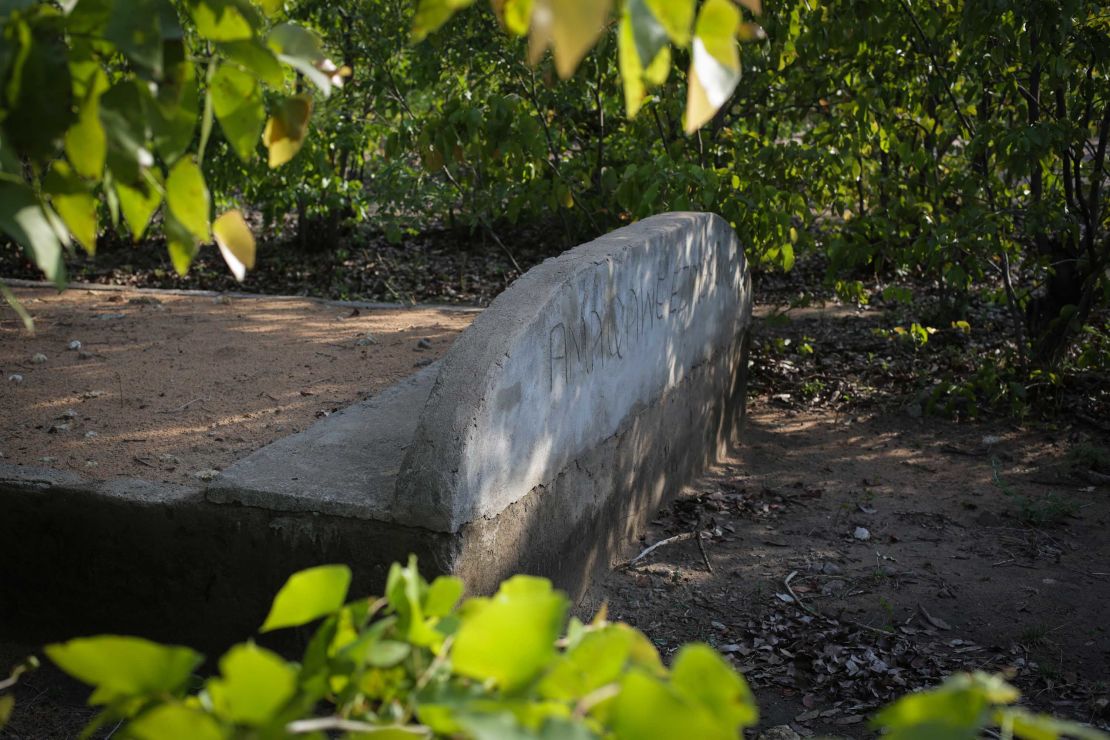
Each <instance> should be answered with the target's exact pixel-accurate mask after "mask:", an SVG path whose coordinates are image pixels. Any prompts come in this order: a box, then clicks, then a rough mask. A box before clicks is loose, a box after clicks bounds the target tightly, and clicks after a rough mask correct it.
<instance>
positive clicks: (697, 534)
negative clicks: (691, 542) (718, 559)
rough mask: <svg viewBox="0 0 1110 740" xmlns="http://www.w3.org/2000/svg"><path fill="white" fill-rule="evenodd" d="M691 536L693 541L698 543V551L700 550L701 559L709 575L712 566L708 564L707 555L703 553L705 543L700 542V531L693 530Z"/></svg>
mask: <svg viewBox="0 0 1110 740" xmlns="http://www.w3.org/2000/svg"><path fill="white" fill-rule="evenodd" d="M693 535H694V539H696V540H697V541H698V549H699V550H701V559H702V561H703V562H704V563H705V569H706V570H708V571H709V572H710V573H712V572H713V566H712V565H711V564H710V563H709V555H707V554H706V552H705V543H704V542H702V539H701V531H700V530H695V531H694V532H693Z"/></svg>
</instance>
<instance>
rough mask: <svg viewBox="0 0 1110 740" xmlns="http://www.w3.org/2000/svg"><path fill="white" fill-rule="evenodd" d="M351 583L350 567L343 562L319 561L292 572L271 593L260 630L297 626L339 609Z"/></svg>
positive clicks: (267, 630)
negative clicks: (328, 563)
mask: <svg viewBox="0 0 1110 740" xmlns="http://www.w3.org/2000/svg"><path fill="white" fill-rule="evenodd" d="M350 585H351V569H350V568H348V567H347V566H346V565H321V566H317V567H315V568H309V569H308V570H302V571H300V572H299V573H294V574H293V575H291V576H289V580H288V581H286V582H285V585H284V586H282V587H281V590H280V591H278V594H277V596H275V597H274V603H273V605H272V606H271V607H270V613H269V615H267V617H266V621H265V622H263V624H262V629H261V630H260V631H261V632H271V631H273V630H276V629H282V628H284V627H299V626H301V625H302V624H307V623H308V622H311V621H313V620H315V619H319V618H320V617H323V616H326V615H328V614H331V613H332V612H336V611H338V610H339V609H340V608H341V607H342V606H343V602H344V600H345V599H346V598H347V589H348V588H349V587H350Z"/></svg>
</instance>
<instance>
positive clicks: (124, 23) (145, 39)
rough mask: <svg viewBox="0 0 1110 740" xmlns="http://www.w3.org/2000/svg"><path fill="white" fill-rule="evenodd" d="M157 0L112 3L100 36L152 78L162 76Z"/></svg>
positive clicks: (160, 34)
mask: <svg viewBox="0 0 1110 740" xmlns="http://www.w3.org/2000/svg"><path fill="white" fill-rule="evenodd" d="M160 4H161V3H160V2H159V0H128V2H116V3H113V5H112V10H111V15H110V16H109V17H108V24H107V27H106V28H105V29H104V38H105V39H107V40H108V41H111V42H112V43H113V44H115V45H116V48H117V49H119V50H120V52H122V53H123V55H124V56H126V57H127V58H128V59H129V60H130V61H131V62H132V63H133V64H135V65H136V66H138V67H140V68H142V69H143V70H145V71H147V72H149V73H150V74H151V75H152V76H153V77H154V78H155V79H158V78H161V76H162V24H161V22H160V20H161V19H160V14H159V8H158V6H159V5H160Z"/></svg>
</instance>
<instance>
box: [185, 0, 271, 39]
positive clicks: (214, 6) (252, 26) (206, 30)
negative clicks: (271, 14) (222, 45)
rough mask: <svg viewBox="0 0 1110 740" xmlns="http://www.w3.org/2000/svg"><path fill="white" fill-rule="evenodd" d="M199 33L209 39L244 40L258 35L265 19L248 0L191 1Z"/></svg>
mask: <svg viewBox="0 0 1110 740" xmlns="http://www.w3.org/2000/svg"><path fill="white" fill-rule="evenodd" d="M188 7H189V13H190V15H192V17H193V22H194V23H196V25H197V33H199V34H200V35H201V36H202V37H203V38H205V39H207V40H209V41H240V40H243V39H251V38H253V37H254V35H255V32H256V31H257V29H258V28H259V27H260V26H261V25H262V18H261V17H260V16H259V14H258V11H257V10H256V9H255V7H254V6H253V5H251V3H250V2H248V0H189V2H188Z"/></svg>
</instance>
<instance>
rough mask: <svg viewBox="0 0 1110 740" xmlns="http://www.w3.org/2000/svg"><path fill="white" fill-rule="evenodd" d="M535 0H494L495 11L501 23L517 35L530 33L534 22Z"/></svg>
mask: <svg viewBox="0 0 1110 740" xmlns="http://www.w3.org/2000/svg"><path fill="white" fill-rule="evenodd" d="M532 2H533V0H492V3H491V4H492V6H493V12H494V14H495V15H496V16H497V20H498V21H500V23H501V25H502V26H503V27H504V28H505V29H506V30H507V31H509V33H512V34H513V35H516V36H523V35H524V34H526V33H528V26H529V25H530V24H531V22H532Z"/></svg>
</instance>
